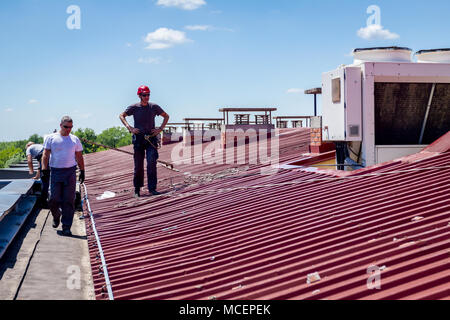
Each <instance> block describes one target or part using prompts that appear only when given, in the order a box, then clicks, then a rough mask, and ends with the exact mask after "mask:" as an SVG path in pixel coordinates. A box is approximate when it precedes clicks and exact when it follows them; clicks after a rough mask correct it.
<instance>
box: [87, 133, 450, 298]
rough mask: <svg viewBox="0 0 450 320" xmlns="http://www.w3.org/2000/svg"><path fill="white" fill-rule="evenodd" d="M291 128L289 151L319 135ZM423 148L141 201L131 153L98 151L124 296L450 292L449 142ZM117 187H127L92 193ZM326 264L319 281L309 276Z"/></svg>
mask: <svg viewBox="0 0 450 320" xmlns="http://www.w3.org/2000/svg"><path fill="white" fill-rule="evenodd" d="M286 132H287V133H286V134H285V135H284V136H283V135H282V136H280V149H281V151H280V153H281V158H282V159H284V161H286V162H289V161H292V160H293V159H298V158H300V153H301V152H302V151H303V152H304V151H306V150H305V149H306V148H307V141H308V139H309V135H308V134H306V135H305V134H304V131H296V132H294V133H292V132H291V133H289V132H288V131H286ZM448 137H450V135H447V138H446V139H448ZM297 141H298V142H297ZM445 141H447V140H445ZM302 144H305V146H303V147H299V148H298V150H296V148H297V147H296V145H302ZM435 147H436V146H435ZM424 152H427V155H426V157H425V156H424V155H423V153H422V155H419V156H411V157H409V158H407V159H406V158H404V159H402V160H401V161H393V162H391V163H386V164H383V165H381V166H377V167H376V168H375V169H374V168H366V169H362V170H358V171H356V172H354V173H352V174H349V175H347V176H337V175H336V176H332V175H331V174H330V173H329V172H327V174H325V173H322V172H320V171H318V170H309V169H292V170H286V169H282V170H280V171H279V172H278V173H277V174H274V175H267V176H265V175H261V174H260V171H259V168H258V167H255V168H250V169H248V170H247V171H239V172H238V173H237V174H235V175H232V176H228V177H225V178H222V179H218V180H214V181H211V182H208V183H204V184H196V185H191V186H189V187H186V188H184V189H182V190H178V191H177V192H173V193H169V194H167V195H164V196H159V197H144V198H141V199H138V200H135V199H133V198H131V193H130V192H129V190H131V189H132V185H131V175H130V174H131V172H132V167H130V166H131V160H130V159H129V158H126V157H124V156H122V155H121V154H119V153H118V154H112V153H111V152H105V153H102V154H93V155H90V156H88V157H86V163H87V170H88V173H89V175H88V177H89V178H88V180H87V186H88V189H89V192H90V202H91V207H92V209H93V212H94V217H95V222H96V226H97V230H98V233H99V236H100V240H101V244H102V247H103V250H104V254H105V258H106V262H107V265H108V273H109V277H110V280H111V284H112V289H113V292H114V296H115V298H116V299H448V298H450V294H449V291H448V283H449V281H450V272H449V271H448V270H449V254H450V252H449V248H450V223H449V222H450V200H449V196H448V188H449V183H450V166H449V161H450V153H449V150H448V148H447V149H445V148H442V146H441V149H440V152H441V153H438V152H434V151H433V152H434V153H433V154H431V153H430V152H428V151H424ZM161 154H162V155H163V154H164V151H163V152H161ZM166 159H167V158H166ZM413 159H415V160H413ZM108 165H109V166H110V167H107V166H108ZM124 168H126V169H124ZM224 168H226V167H220V168H211V170H212V171H213V172H214V170H218V171H220V170H222V171H223V169H224ZM228 168H229V167H228ZM205 169H206V170H209V167H208V166H204V167H203V168H198V167H195V166H187V165H186V166H185V167H183V170H182V171H187V170H189V171H190V172H196V173H201V172H205ZM162 171H163V169H160V170H159V172H161V173H162ZM164 171H167V170H164ZM172 174H173V175H174V176H176V173H172V172H169V171H167V173H164V174H162V176H163V178H165V177H166V176H170V175H172ZM178 175H180V174H179V173H178ZM167 186H168V185H166V187H167ZM106 190H108V191H114V192H117V193H118V194H117V196H116V197H114V198H112V199H106V200H100V201H99V200H96V199H95V197H94V196H93V194H97V195H98V194H101V193H103V191H106ZM86 221H87V220H86ZM87 227H88V234H89V232H90V231H89V230H90V223H89V221H87ZM88 240H89V247H90V252H91V264H92V270H93V276H94V285H95V288H96V294H97V298H98V299H105V298H106V297H107V295H106V294H105V292H106V291H104V290H103V291H104V292H102V287H103V286H104V284H105V279H104V277H103V274H102V273H101V272H100V271H99V267H100V266H101V263H100V260H99V259H98V258H97V257H96V255H97V253H96V250H97V246H96V242H95V239H94V238H93V236H92V235H91V234H89V235H88ZM371 265H376V266H378V267H381V269H382V271H380V285H381V289H380V290H377V289H372V290H371V289H368V287H367V281H368V278H369V274H368V273H367V270H368V268H369V267H370V266H371ZM315 272H317V273H318V274H319V276H320V278H321V279H320V281H317V282H314V283H311V284H308V283H307V277H308V274H312V273H315Z"/></svg>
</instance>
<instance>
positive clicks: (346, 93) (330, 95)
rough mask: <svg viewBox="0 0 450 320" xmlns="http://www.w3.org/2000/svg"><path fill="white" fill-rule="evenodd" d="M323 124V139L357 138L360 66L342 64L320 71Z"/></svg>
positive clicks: (359, 137)
mask: <svg viewBox="0 0 450 320" xmlns="http://www.w3.org/2000/svg"><path fill="white" fill-rule="evenodd" d="M322 101H323V109H322V110H323V116H322V117H323V118H322V122H323V127H322V137H323V139H324V140H327V141H361V137H362V132H361V120H362V118H361V110H362V108H361V68H359V67H342V68H339V69H337V70H334V71H331V72H327V73H324V74H323V75H322Z"/></svg>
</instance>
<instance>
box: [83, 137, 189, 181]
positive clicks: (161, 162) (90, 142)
mask: <svg viewBox="0 0 450 320" xmlns="http://www.w3.org/2000/svg"><path fill="white" fill-rule="evenodd" d="M151 137H152V136H144V138H145V140H147V141H148V142H150V144H151V145H152V146H153V148H155V149H156V147H155V145H154V144H153V143H152V142H151V141H150V140H149V139H150V138H151ZM81 140H82V141H84V142H86V143H88V144H91V145H94V146H98V147H103V148H106V149H110V150H114V151H118V152H122V153H126V154H129V155H132V156H133V155H134V153H133V152H129V151H126V150H121V149H117V148H114V147H110V146H107V145H104V144H101V143H97V142H93V141H90V140H87V139H85V138H81ZM156 162H159V163H160V164H162V165H163V167H164V168H166V169H169V170H172V171H175V172H180V170H177V169H175V168H174V166H173V164H172V163H170V162H166V161H162V160H159V159H158V160H156Z"/></svg>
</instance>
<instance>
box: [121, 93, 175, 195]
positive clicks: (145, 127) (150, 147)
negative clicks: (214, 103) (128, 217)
mask: <svg viewBox="0 0 450 320" xmlns="http://www.w3.org/2000/svg"><path fill="white" fill-rule="evenodd" d="M137 94H138V96H139V98H140V99H141V102H138V103H136V104H133V105H131V106H129V107H128V108H127V109H126V110H125V111H124V112H123V113H121V114H120V116H119V117H120V120H121V121H122V123H123V124H124V125H125V127H126V128H127V129H128V131H130V132H131V133H132V134H133V145H134V179H133V184H134V196H135V197H140V195H141V194H140V190H141V187H142V186H143V185H144V158H145V157H146V158H147V184H148V191H149V192H150V194H152V195H158V194H159V192H158V191H156V184H157V182H158V179H157V175H156V160H158V157H159V155H158V150H157V149H156V148H155V147H156V146H157V145H158V142H157V136H158V134H160V133H161V131H163V130H164V127H165V126H166V125H167V123H168V122H169V115H168V114H167V113H166V112H165V111H164V110H163V109H162V108H161V107H160V106H159V105H157V104H155V103H151V102H149V101H150V89H149V87H147V86H140V87H139V88H138V92H137ZM129 116H133V119H134V127H132V126H130V125H129V124H128V122H127V120H126V119H125V118H126V117H129ZM156 116H161V117H163V118H164V121H163V123H162V125H161V127H159V128H155V117H156ZM146 135H147V136H152V138H150V141H151V142H152V143H149V142H148V141H147V140H146V139H145V136H146Z"/></svg>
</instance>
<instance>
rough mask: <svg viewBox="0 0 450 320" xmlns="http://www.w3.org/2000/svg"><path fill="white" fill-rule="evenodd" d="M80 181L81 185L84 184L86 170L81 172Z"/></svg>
mask: <svg viewBox="0 0 450 320" xmlns="http://www.w3.org/2000/svg"><path fill="white" fill-rule="evenodd" d="M78 181H80V184H83V183H84V170H80V177H79V178H78Z"/></svg>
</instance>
